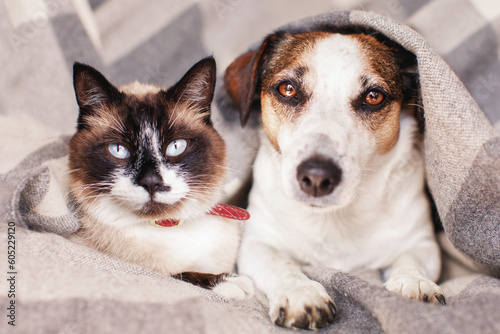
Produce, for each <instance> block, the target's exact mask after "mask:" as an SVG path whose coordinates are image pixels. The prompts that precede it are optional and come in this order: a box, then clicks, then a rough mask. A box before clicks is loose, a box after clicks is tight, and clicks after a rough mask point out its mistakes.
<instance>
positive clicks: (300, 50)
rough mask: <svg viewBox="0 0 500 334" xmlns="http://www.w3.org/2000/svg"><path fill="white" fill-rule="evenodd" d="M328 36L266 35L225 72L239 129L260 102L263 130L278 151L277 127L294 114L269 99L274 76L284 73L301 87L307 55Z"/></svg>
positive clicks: (303, 92) (302, 98) (304, 95)
mask: <svg viewBox="0 0 500 334" xmlns="http://www.w3.org/2000/svg"><path fill="white" fill-rule="evenodd" d="M327 35H328V33H323V32H314V33H307V34H297V35H292V34H288V33H283V32H277V33H275V34H272V35H269V36H268V37H267V38H266V39H265V40H264V42H263V43H262V45H261V46H260V48H259V49H258V50H257V51H250V52H247V53H245V54H243V55H241V56H240V57H238V58H237V59H236V60H235V61H234V62H233V63H232V64H231V65H230V66H229V67H228V69H227V70H226V73H225V77H224V79H225V88H226V90H227V92H228V94H229V96H230V97H231V99H232V100H233V102H234V103H235V104H236V105H237V106H238V107H239V108H240V117H241V123H242V126H244V125H245V124H246V122H247V120H248V118H249V116H250V110H251V107H252V104H253V103H254V102H255V101H260V103H261V107H262V111H263V113H262V121H263V125H264V129H265V131H266V133H267V135H268V137H269V139H270V140H271V143H272V144H273V146H274V147H275V149H276V150H278V151H279V147H278V144H277V140H276V135H277V133H278V129H279V125H280V124H281V121H282V119H288V118H289V117H292V115H293V113H292V112H291V111H290V110H289V108H287V107H286V106H285V105H283V104H278V103H276V101H275V99H273V98H271V96H270V94H272V91H275V90H276V87H273V86H274V85H276V84H277V82H276V80H277V75H278V74H279V73H281V72H283V71H285V70H286V71H287V72H288V73H287V74H288V76H289V77H290V79H293V81H295V82H297V84H301V83H302V79H303V75H304V73H305V72H306V71H307V54H308V52H309V51H310V50H311V49H312V47H313V46H314V43H315V42H316V41H317V40H318V39H320V38H325V37H326V36H327ZM283 80H285V78H283ZM302 86H304V90H303V91H302V96H301V101H298V103H301V104H305V102H306V101H307V98H308V94H307V93H306V89H305V88H306V87H305V85H303V83H302ZM267 111H269V112H267ZM272 111H275V112H272Z"/></svg>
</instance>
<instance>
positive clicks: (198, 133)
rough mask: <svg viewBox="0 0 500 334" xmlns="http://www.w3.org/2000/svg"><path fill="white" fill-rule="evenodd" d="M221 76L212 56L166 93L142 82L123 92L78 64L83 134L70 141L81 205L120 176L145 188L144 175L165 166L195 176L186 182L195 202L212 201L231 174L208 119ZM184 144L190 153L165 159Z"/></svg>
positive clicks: (168, 208)
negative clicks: (116, 151) (113, 148)
mask: <svg viewBox="0 0 500 334" xmlns="http://www.w3.org/2000/svg"><path fill="white" fill-rule="evenodd" d="M215 75H216V69H215V61H214V60H213V58H206V59H204V60H202V61H200V62H198V63H197V64H196V65H194V66H193V67H192V68H191V70H190V71H188V72H187V73H186V75H185V76H184V77H183V78H182V79H181V80H180V81H179V82H178V83H177V84H176V85H174V86H173V87H171V88H170V89H168V90H162V89H159V88H155V87H152V86H148V85H141V84H138V83H133V84H131V85H128V86H125V87H123V88H120V89H118V88H115V87H114V86H113V85H111V83H109V82H108V81H107V80H106V79H105V78H104V76H102V74H100V73H99V72H98V71H96V70H95V69H93V68H91V67H90V66H86V65H82V64H75V71H74V78H75V79H74V84H75V93H76V97H77V102H78V105H79V106H80V114H79V118H78V131H77V133H76V134H75V135H74V136H73V138H72V139H71V142H70V153H69V167H70V170H71V171H72V172H71V174H70V182H71V185H72V191H73V194H74V195H75V197H76V198H77V200H79V201H80V202H87V203H91V202H92V201H93V199H95V198H96V197H97V196H99V195H104V194H108V193H110V192H111V189H112V187H113V175H115V173H116V172H117V171H120V172H122V173H124V174H126V175H129V176H130V180H131V182H133V183H134V184H136V185H137V186H138V187H141V185H140V180H141V179H142V178H143V177H144V175H146V174H147V173H150V172H156V173H158V170H159V169H160V165H162V166H164V165H166V166H173V167H175V168H178V169H180V171H181V172H182V173H184V174H185V175H187V176H189V177H190V178H191V181H188V182H187V183H188V185H189V188H190V195H191V196H192V197H195V198H198V199H201V198H203V199H206V201H207V202H208V201H211V200H212V199H213V197H214V194H215V193H216V192H217V191H218V187H217V186H216V185H217V184H221V182H222V180H223V177H224V175H225V169H224V167H222V166H224V165H225V159H226V153H225V143H224V141H223V139H222V138H221V137H220V135H219V134H218V133H217V131H216V130H215V129H214V128H213V126H212V122H211V120H210V105H211V102H212V98H213V92H214V87H215ZM178 139H183V140H186V141H187V143H188V145H187V148H186V150H185V152H184V153H182V154H180V155H178V156H167V155H166V154H165V152H166V150H167V147H168V145H169V144H170V143H172V142H173V141H174V140H178ZM110 144H120V145H122V146H123V147H125V148H126V149H127V151H129V152H130V155H129V157H128V158H123V159H119V158H116V157H115V156H113V155H112V154H111V153H110V151H109V149H108V147H109V145H110ZM154 147H158V149H159V151H160V153H161V157H160V158H158V157H157V156H156V155H155V154H154V153H155V151H154V149H153V148H154ZM158 159H160V161H159V160H158ZM173 167H172V168H173ZM190 182H191V183H190ZM206 185H214V186H213V187H212V188H210V187H207V186H206ZM182 204H183V202H180V203H176V204H175V205H167V204H163V203H160V202H157V203H156V202H154V201H152V202H151V205H147V206H144V207H143V209H142V210H138V211H136V212H135V213H136V214H137V215H138V216H144V217H161V216H169V215H174V214H175V212H177V211H178V210H180V209H181V206H182Z"/></svg>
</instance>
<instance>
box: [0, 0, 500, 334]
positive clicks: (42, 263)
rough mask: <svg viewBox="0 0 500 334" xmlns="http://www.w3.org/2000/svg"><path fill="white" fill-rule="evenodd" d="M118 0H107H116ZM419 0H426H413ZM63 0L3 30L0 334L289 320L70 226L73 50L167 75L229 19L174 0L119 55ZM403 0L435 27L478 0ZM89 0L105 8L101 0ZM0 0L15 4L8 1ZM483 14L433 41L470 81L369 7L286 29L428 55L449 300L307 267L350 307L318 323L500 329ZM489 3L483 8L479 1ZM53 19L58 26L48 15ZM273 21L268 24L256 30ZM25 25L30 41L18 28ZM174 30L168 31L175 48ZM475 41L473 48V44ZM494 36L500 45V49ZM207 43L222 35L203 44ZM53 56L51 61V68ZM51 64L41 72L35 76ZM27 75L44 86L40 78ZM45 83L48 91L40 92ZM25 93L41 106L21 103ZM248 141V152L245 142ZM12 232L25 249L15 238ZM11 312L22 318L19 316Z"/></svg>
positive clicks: (116, 65)
mask: <svg viewBox="0 0 500 334" xmlns="http://www.w3.org/2000/svg"><path fill="white" fill-rule="evenodd" d="M98 2H99V1H97V3H98ZM109 2H110V3H111V4H109V6H112V5H113V1H109ZM417 2H418V3H420V2H419V1H413V2H412V3H413V4H415V3H417ZM124 3H126V2H124ZM142 3H143V4H144V3H147V2H146V1H144V2H142ZM149 3H155V4H156V5H150V6H148V7H145V9H144V11H146V12H148V15H149V16H151V15H152V16H153V17H156V16H155V15H156V14H155V13H157V11H158V9H159V7H158V6H161V5H160V4H159V3H160V2H154V1H152V2H149ZM457 3H460V5H457ZM52 4H56V6H59V7H58V8H57V13H56V14H57V15H52V17H51V19H50V20H49V21H43V22H45V23H44V24H45V26H42V23H43V22H42V23H40V22H41V21H40V22H38V24H39V25H40V26H41V27H42V28H38V30H36V26H35V34H31V35H26V31H28V32H29V30H28V28H26V27H27V23H23V24H20V25H18V26H17V28H13V26H15V24H14V23H15V20H13V19H12V17H11V21H10V22H11V23H7V22H6V21H2V26H3V27H4V28H5V29H6V32H7V33H6V36H7V37H8V41H7V42H6V43H7V44H4V45H3V47H2V50H8V52H7V53H9V52H10V54H9V55H10V56H11V57H12V59H14V60H10V62H9V63H7V64H11V66H6V67H5V75H4V79H2V81H1V82H2V88H3V89H2V90H1V93H0V94H2V95H1V97H2V99H1V100H0V111H1V115H0V138H1V147H0V157H1V159H2V160H1V162H0V183H1V187H0V223H1V224H0V239H1V241H0V242H1V244H2V245H3V246H2V249H3V251H2V252H1V255H0V256H2V257H3V259H2V261H1V263H2V265H1V268H2V272H3V275H4V278H2V279H1V280H0V291H2V292H1V294H0V306H1V307H0V308H1V309H2V311H1V312H0V315H1V317H0V319H1V320H0V333H286V332H289V331H288V330H285V329H282V328H278V327H276V326H275V325H273V324H272V323H271V322H270V321H269V317H268V315H267V306H266V305H265V299H264V298H262V296H260V295H257V296H255V297H254V298H252V299H248V300H244V301H238V302H233V301H226V300H222V299H221V298H220V297H218V296H217V295H215V294H213V293H212V292H210V291H208V290H204V289H201V288H198V287H195V286H192V285H190V284H187V283H184V282H181V281H178V280H175V279H172V278H169V277H162V276H160V275H158V274H155V273H153V272H151V271H149V270H146V269H144V268H141V267H138V266H135V265H132V264H129V263H125V262H123V261H120V260H117V259H114V258H111V257H109V256H107V255H104V254H101V253H99V252H96V251H94V250H92V249H89V248H86V247H83V246H80V245H77V244H74V243H72V242H70V241H68V240H67V239H66V238H65V237H64V236H66V235H68V234H70V233H72V232H74V231H75V230H77V229H78V227H79V223H78V220H77V219H76V217H75V215H74V211H73V206H72V203H71V201H70V200H68V196H67V182H66V174H65V173H66V171H67V170H66V161H67V156H66V154H67V140H68V136H65V135H61V133H69V132H71V131H72V130H71V129H73V128H74V126H75V124H76V104H75V103H74V100H73V92H72V88H71V82H70V80H68V75H67V74H68V73H69V70H70V68H71V63H72V62H73V61H74V60H79V61H84V62H88V63H91V64H92V65H95V66H96V67H98V68H100V69H102V68H105V69H106V71H105V73H106V74H109V75H110V77H111V80H112V81H115V82H116V81H118V83H124V82H127V81H130V80H134V79H139V80H142V81H150V82H153V83H158V82H162V83H163V84H164V85H168V84H171V83H173V82H174V81H175V80H176V79H178V78H179V77H180V75H181V74H182V72H183V71H184V70H186V69H187V68H189V66H191V65H192V64H193V63H194V62H195V61H196V60H197V59H198V58H201V57H202V56H204V55H205V53H206V51H205V49H204V47H203V46H202V45H203V43H202V42H201V41H200V40H199V38H200V35H201V34H202V32H203V31H205V32H206V31H210V27H213V25H216V24H219V23H217V22H216V23H213V24H212V25H210V23H206V25H205V26H204V28H203V29H202V26H201V25H200V23H199V22H200V20H201V19H200V18H201V17H203V15H205V14H206V13H205V14H204V9H202V8H203V7H200V6H199V5H194V6H192V7H186V8H181V9H180V10H179V8H177V7H176V6H180V5H172V7H175V8H174V9H175V10H177V12H176V13H177V14H176V15H174V14H168V13H167V14H165V15H167V16H168V15H171V17H175V20H173V21H172V23H171V25H170V26H168V28H164V29H163V30H162V28H161V27H160V28H157V29H156V30H155V31H156V33H155V34H152V35H150V38H149V39H147V40H146V38H145V37H142V44H141V43H136V46H137V45H139V46H138V47H137V49H136V51H137V52H136V51H134V50H135V49H134V48H133V47H130V46H128V49H127V45H118V46H117V47H116V48H117V50H118V51H116V53H117V54H121V56H122V57H121V58H120V56H119V55H117V54H111V53H109V52H108V53H106V48H105V46H106V43H108V44H113V31H114V33H116V30H113V29H109V30H108V35H103V36H107V37H108V40H107V41H106V40H103V41H100V43H102V44H103V45H104V48H103V49H99V46H98V45H99V43H98V42H96V41H95V39H94V40H92V38H91V37H92V34H91V33H90V32H89V31H92V29H88V26H87V28H85V24H84V23H80V22H87V21H86V20H85V19H82V17H84V16H85V15H84V14H82V13H81V11H78V10H77V9H75V8H74V7H73V6H72V5H71V4H69V2H68V1H53V2H52ZM217 4H219V7H216V6H215V5H214V7H210V8H211V10H216V13H217V15H218V17H219V18H221V19H220V22H227V21H224V20H231V18H230V17H229V16H225V15H231V13H232V11H231V10H230V9H228V8H233V11H237V9H238V7H237V6H238V2H234V1H224V2H221V1H219V2H217ZM221 4H222V5H224V4H225V5H226V7H224V6H222V5H221ZM404 4H406V5H408V3H407V2H404ZM106 5H107V4H106V3H104V4H100V10H101V11H104V10H108V11H111V9H112V8H111V9H109V8H105V7H102V6H106ZM406 5H403V6H402V10H403V11H402V12H401V13H402V14H400V15H406V14H405V13H409V11H405V10H406V9H407V8H408V7H412V6H413V7H412V8H411V10H412V13H415V14H413V15H409V14H407V15H406V17H402V18H405V19H406V21H407V22H409V23H410V24H411V25H412V26H415V27H416V28H419V25H421V28H424V29H423V30H425V27H426V26H425V25H424V24H422V20H423V21H424V22H425V21H426V20H428V21H427V22H428V23H429V24H431V23H432V24H434V25H435V26H436V27H439V25H438V24H437V23H436V22H434V21H432V19H434V18H435V16H433V15H435V13H436V11H438V12H439V11H441V14H443V13H444V12H445V13H446V15H447V16H444V17H446V18H447V17H448V16H453V15H454V13H455V11H456V10H460V11H462V10H464V8H465V9H468V10H470V9H471V8H472V9H474V7H473V6H472V5H471V4H470V3H469V2H466V1H465V2H462V1H457V2H451V1H445V0H443V1H434V2H433V1H430V2H428V1H422V7H420V8H416V7H415V5H412V6H410V5H408V6H406ZM96 6H97V5H96ZM155 6H157V7H155ZM227 6H229V7H227ZM231 6H233V7H231ZM240 6H244V5H243V4H240ZM464 6H465V7H464ZM456 7H457V8H456ZM52 8H53V7H52ZM200 8H201V9H200ZM214 8H215V9H214ZM387 8H389V7H387ZM7 9H8V8H7ZM224 9H225V11H224ZM94 10H95V12H98V10H99V8H98V7H95V8H94ZM175 10H174V11H175ZM84 12H85V11H84ZM76 13H78V15H80V16H77V14H76ZM474 13H476V14H477V13H483V14H484V12H482V11H477V12H474ZM0 14H3V15H4V16H5V17H6V14H5V8H4V7H2V5H0ZM98 14H99V13H98ZM389 14H391V13H389ZM486 14H488V13H486ZM489 14H490V15H491V13H489ZM99 15H104V14H102V12H101V13H100V14H99ZM99 15H97V19H98V20H99ZM134 15H135V16H134ZM138 15H139V14H135V13H132V12H131V13H130V16H131V17H132V18H131V19H130V21H131V22H130V24H129V25H128V26H129V28H123V26H120V25H119V24H118V23H116V22H115V23H116V25H115V28H116V26H118V27H122V28H121V29H122V30H121V33H122V34H123V35H122V37H123V36H126V34H127V32H128V33H130V32H131V31H133V30H134V29H133V27H134V22H135V21H134V20H136V21H140V18H137V16H138ZM235 15H236V14H235ZM469 15H472V14H469ZM149 16H147V17H149ZM472 16H474V15H472ZM472 16H468V17H467V20H462V21H461V22H462V28H463V29H465V30H464V31H467V33H466V34H465V33H464V34H462V35H461V34H460V33H459V34H458V35H460V36H462V37H463V38H462V43H460V42H457V40H456V36H454V37H453V38H451V37H450V38H451V39H455V41H454V42H450V41H447V42H446V43H448V44H446V43H445V42H443V45H441V44H434V45H433V46H434V47H435V48H437V49H439V51H440V53H441V54H442V55H443V57H445V58H446V61H447V62H448V63H449V64H451V65H452V66H453V69H454V70H455V72H456V73H458V74H459V75H460V78H461V79H462V81H461V80H460V79H459V77H457V75H456V74H455V73H454V72H453V71H452V70H451V69H450V67H449V66H448V65H447V62H445V61H444V60H443V58H442V57H441V56H440V55H438V53H436V52H435V51H434V49H432V48H431V47H430V46H429V44H428V42H427V41H426V40H424V39H423V38H422V37H421V36H420V35H419V34H418V33H416V32H415V31H413V30H412V29H410V28H408V27H407V26H405V25H401V24H399V23H396V22H395V21H393V20H391V19H388V18H386V17H382V16H378V15H376V14H372V13H368V12H364V11H351V12H346V11H342V12H333V13H329V14H323V15H320V16H316V17H312V18H310V19H306V20H304V21H298V22H297V23H293V24H291V25H287V26H286V27H285V29H288V30H291V31H303V30H315V29H319V28H323V27H324V26H325V25H328V26H333V27H355V28H361V29H365V28H370V29H373V30H375V31H378V32H380V33H382V34H384V35H386V36H387V37H389V38H391V39H392V40H394V41H395V42H397V43H400V44H401V45H402V46H404V47H405V48H407V49H408V50H410V51H412V52H413V53H414V54H415V55H416V56H417V60H418V72H419V75H420V84H421V90H422V103H423V105H424V108H425V121H426V133H425V154H426V161H427V171H428V183H429V187H430V190H431V192H432V195H433V197H434V199H435V201H436V204H437V208H438V212H439V216H440V218H441V220H442V222H443V225H444V230H445V232H444V234H442V235H441V236H440V240H441V241H442V245H443V252H444V253H445V262H444V265H445V266H444V276H443V282H442V286H443V289H444V291H445V294H446V296H447V305H446V306H444V307H440V306H436V305H430V304H425V303H421V302H416V301H412V300H408V299H405V298H403V297H400V296H398V295H396V294H393V293H390V292H388V291H386V290H384V289H383V288H382V287H381V281H380V274H379V273H378V272H374V271H363V272H357V273H343V272H338V271H335V270H333V269H327V268H318V267H315V268H308V271H307V273H308V275H309V276H310V277H311V278H313V279H315V280H317V281H319V282H321V283H322V284H323V285H324V286H325V287H326V288H327V291H328V292H329V293H330V294H331V295H332V296H333V297H334V298H335V301H336V303H337V306H338V307H339V313H338V318H337V320H336V321H335V322H334V323H333V324H332V325H331V326H330V327H328V328H326V329H324V330H323V331H322V332H325V333H379V332H386V333H438V332H439V333H499V332H500V319H499V318H498V312H499V310H500V280H499V279H498V278H496V277H498V272H499V270H500V133H499V131H498V120H500V111H499V110H500V109H499V104H500V103H499V100H498V96H499V94H500V85H499V84H498V82H500V65H499V60H498V55H497V54H496V52H497V49H498V43H497V39H496V38H497V36H498V34H496V33H495V32H494V30H493V28H492V26H493V25H489V24H488V22H487V21H485V22H483V24H478V20H476V17H475V16H474V19H472ZM485 16H488V15H485ZM78 17H80V18H81V20H80V19H78ZM478 17H481V16H480V15H479V14H478ZM400 18H401V17H400ZM142 19H143V20H144V18H142ZM462 19H464V18H463V17H462ZM497 21H498V20H497ZM471 22H473V23H471ZM122 23H123V22H122ZM10 24H12V26H11V25H10ZM28 24H29V23H28ZM49 24H50V29H46V28H47V25H49ZM87 24H88V22H87ZM101 24H104V23H103V22H101ZM468 24H469V25H468ZM151 25H154V24H153V23H151ZM125 26H127V25H125ZM471 26H474V29H472V28H471ZM6 27H9V28H6ZM274 28H276V27H274ZM469 28H470V29H469ZM116 29H117V30H120V29H118V28H116ZM127 29H128V30H127ZM151 29H152V28H151ZM48 30H50V31H48ZM23 31H24V33H23ZM267 32H270V31H267ZM264 33H266V31H264V32H261V34H264ZM436 33H437V34H439V31H438V32H436ZM23 34H24V35H23ZM179 35H182V36H181V37H179ZM16 36H17V37H19V38H25V40H23V39H17V40H16V39H15V38H16ZM89 36H90V37H89ZM492 36H493V39H492V38H491V37H492ZM54 37H55V38H56V39H57V40H56V41H55V39H54ZM426 37H427V39H428V40H429V41H433V40H434V41H435V40H436V36H433V35H427V36H426ZM131 38H132V39H133V38H136V36H135V37H134V36H132V37H131ZM205 38H207V37H205ZM136 39H138V40H140V38H139V37H137V38H136ZM209 39H210V38H209ZM257 39H258V38H255V39H254V40H250V41H249V40H246V41H244V42H242V41H241V40H238V41H237V43H239V44H238V45H239V47H240V49H238V50H237V51H236V52H232V53H231V52H229V51H228V52H227V53H225V54H222V56H221V58H223V60H222V63H223V64H225V65H227V64H228V62H230V61H231V60H232V59H234V57H236V56H237V55H238V54H239V53H240V52H241V51H244V50H245V48H247V47H248V46H249V45H250V44H251V42H253V41H255V40H257ZM212 40H213V39H212ZM437 40H438V41H439V39H437ZM477 40H480V41H483V42H484V41H486V42H488V43H487V44H485V45H484V46H483V45H482V46H481V48H479V49H478V47H477V44H474V43H475V41H477ZM13 41H14V42H13ZM165 41H169V42H168V46H167V45H165ZM4 42H5V40H4ZM115 42H116V41H115ZM225 42H226V43H231V42H230V41H227V40H226V41H225ZM54 43H55V44H54ZM235 43H236V42H235ZM450 43H451V44H450ZM470 43H473V46H474V47H475V48H472V49H470V48H469V46H470V45H469V44H470ZM490 43H493V44H494V46H495V47H494V48H493V49H492V48H491V45H490ZM124 44H127V43H126V42H124ZM55 45H58V46H59V48H60V49H56V50H59V51H60V52H59V53H58V52H54V51H53V49H50V48H49V47H54V46H55ZM4 47H5V48H4ZM14 47H17V49H15V48H14ZM120 48H121V49H120ZM226 48H227V45H226ZM131 50H132V51H131ZM208 50H212V49H211V48H210V47H208ZM218 50H220V49H216V51H215V55H216V58H217V52H218ZM483 52H484V53H483ZM492 52H493V54H494V55H495V56H494V57H492V56H491V53H492ZM48 55H50V56H48ZM460 55H462V56H460ZM464 55H465V56H464ZM2 57H5V55H4V56H2ZM160 58H161V61H160V60H159V59H160ZM40 59H41V60H43V61H41V60H40ZM157 60H158V62H156V61H157ZM173 61H175V63H174V64H172V62H173ZM44 62H45V65H47V67H46V68H45V69H42V68H43V67H42V66H43V65H44ZM12 64H13V65H12ZM151 64H153V65H151ZM179 64H180V65H179ZM20 65H22V66H23V67H22V70H20V69H19V68H20ZM181 65H182V66H181ZM17 67H19V68H17ZM40 71H45V72H44V73H43V75H40ZM61 71H63V72H61ZM26 73H28V75H26ZM61 73H63V74H61ZM37 74H38V75H39V76H38V77H37V76H36V75H37ZM49 77H50V78H51V81H50V82H49V83H50V85H48V84H47V83H45V84H43V83H42V82H39V81H40V78H49ZM31 79H32V80H33V81H34V82H38V83H39V85H38V86H36V87H33V86H32V81H30V80H31ZM143 79H144V80H143ZM165 81H166V82H165ZM462 82H465V85H466V86H464V84H463V83H462ZM47 86H48V87H47ZM16 87H21V88H22V89H23V91H22V94H23V95H22V97H18V96H16V95H15V94H14V93H13V92H15V88H16ZM41 92H44V94H45V93H46V94H48V96H44V97H42V96H39V95H38V94H42V93H41ZM470 92H471V93H472V95H471V93H470ZM42 95H43V94H42ZM68 96H70V98H68ZM54 100H55V101H54ZM40 101H43V103H40ZM27 106H29V108H33V109H34V110H36V112H34V111H33V110H31V109H30V110H24V109H25V108H26V107H27ZM64 108H67V109H64ZM66 110H67V113H66ZM70 110H71V112H70ZM220 116H223V115H220ZM216 117H219V116H216ZM218 122H219V123H220V124H219V126H220V128H221V129H226V130H227V131H228V133H230V136H231V135H232V131H233V130H234V129H235V128H234V127H233V125H234V124H237V118H236V119H233V118H231V115H226V117H219V118H218ZM495 124H496V125H497V127H495ZM68 129H69V130H68ZM246 131H250V132H249V133H246V134H245V135H243V136H248V137H249V138H251V134H252V133H251V130H246ZM230 138H231V137H230ZM240 148H241V147H240ZM236 151H237V152H236ZM235 152H236V153H235ZM241 152H243V154H241V155H238V154H239V153H241ZM252 152H253V151H252V145H249V147H248V149H247V150H235V151H233V152H232V153H231V154H232V157H233V159H235V160H237V161H233V162H232V164H233V165H232V166H233V168H234V169H235V170H240V171H241V172H239V173H238V172H234V173H233V174H231V179H230V180H229V181H230V183H231V182H232V183H231V184H230V186H228V189H234V188H235V187H236V186H237V185H239V184H241V182H243V181H244V178H245V173H246V170H245V165H246V164H247V162H248V161H247V160H246V159H247V158H248V157H247V156H251V154H252ZM241 159H242V160H241ZM14 228H15V229H14ZM9 241H10V243H9ZM450 241H451V242H450ZM14 242H15V243H14ZM13 245H15V253H13V252H12V250H13V249H12V247H10V248H9V246H13ZM456 249H458V250H460V252H461V253H458V252H457V251H456ZM9 251H11V253H8V252H9ZM9 254H11V256H9ZM495 275H497V276H496V277H495ZM8 279H9V280H8ZM12 305H14V308H13V307H12ZM7 308H10V310H9V309H7ZM13 309H14V311H12V310H13ZM9 315H13V317H9ZM9 321H14V323H15V327H14V326H12V325H10V324H9V323H8V322H9Z"/></svg>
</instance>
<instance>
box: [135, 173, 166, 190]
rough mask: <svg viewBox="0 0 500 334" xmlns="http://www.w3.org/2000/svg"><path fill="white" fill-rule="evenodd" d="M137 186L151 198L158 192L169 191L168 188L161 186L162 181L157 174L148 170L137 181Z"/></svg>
mask: <svg viewBox="0 0 500 334" xmlns="http://www.w3.org/2000/svg"><path fill="white" fill-rule="evenodd" d="M139 185H140V186H142V187H143V188H144V189H146V190H147V192H148V193H149V194H150V195H151V196H153V195H154V193H156V192H158V191H169V190H170V187H169V186H166V185H164V184H163V180H162V179H161V176H160V175H158V173H157V172H156V171H155V170H153V169H150V170H148V171H146V173H144V175H143V176H142V177H141V179H140V180H139Z"/></svg>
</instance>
